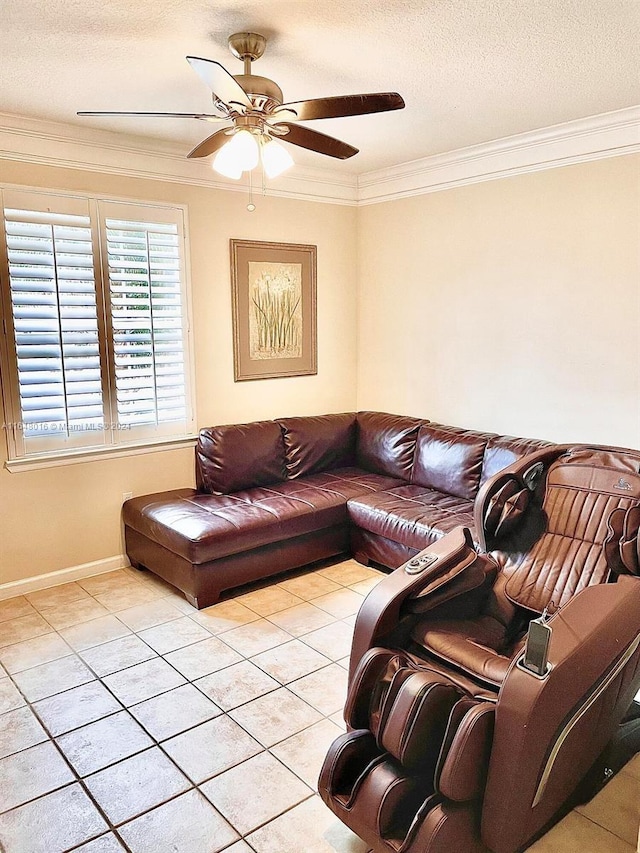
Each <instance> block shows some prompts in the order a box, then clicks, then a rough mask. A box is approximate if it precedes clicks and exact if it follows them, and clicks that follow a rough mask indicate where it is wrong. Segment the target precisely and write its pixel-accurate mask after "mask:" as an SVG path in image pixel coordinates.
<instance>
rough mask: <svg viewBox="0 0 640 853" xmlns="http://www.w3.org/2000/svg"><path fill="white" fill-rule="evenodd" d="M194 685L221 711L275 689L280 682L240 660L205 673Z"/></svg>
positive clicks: (228, 709) (247, 662)
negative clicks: (216, 670) (223, 667)
mask: <svg viewBox="0 0 640 853" xmlns="http://www.w3.org/2000/svg"><path fill="white" fill-rule="evenodd" d="M195 686H196V687H197V688H198V690H202V692H203V693H206V695H207V696H210V697H211V699H213V701H214V702H215V703H216V704H217V705H219V706H220V707H221V708H222V709H223V711H230V710H231V709H232V708H237V707H238V705H244V704H245V702H250V701H251V700H252V699H257V698H258V696H263V695H264V694H265V693H269V692H270V691H271V690H277V689H278V687H280V684H279V683H278V682H277V681H275V680H274V679H273V678H271V677H270V676H268V675H267V674H266V673H265V672H263V671H262V670H261V669H258V667H257V666H254V665H253V664H252V663H250V662H249V661H241V662H240V663H235V664H233V666H228V667H226V669H221V670H220V671H219V672H213V673H211V675H205V677H204V678H200V679H198V681H196V682H195Z"/></svg>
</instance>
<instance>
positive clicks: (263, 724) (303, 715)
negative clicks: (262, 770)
mask: <svg viewBox="0 0 640 853" xmlns="http://www.w3.org/2000/svg"><path fill="white" fill-rule="evenodd" d="M229 716H230V717H232V718H233V719H234V720H235V721H236V722H237V723H239V724H240V725H241V726H242V727H243V728H244V729H246V730H247V731H248V732H249V734H250V735H252V736H253V737H254V738H255V739H256V740H257V741H259V742H260V743H261V744H262V745H263V746H272V745H273V744H274V743H278V742H279V741H281V740H285V738H288V737H290V736H291V735H293V734H295V733H296V732H299V731H301V730H302V729H305V728H307V726H311V725H313V723H317V722H318V720H319V719H321V715H320V714H319V713H318V712H317V711H316V710H315V708H312V707H311V706H310V705H307V703H306V702H303V701H302V700H301V699H299V698H298V697H297V696H294V695H293V693H290V692H289V691H288V690H287V689H286V688H285V687H281V688H280V689H279V690H274V691H273V693H267V695H266V696H261V697H260V698H259V699H254V700H253V702H249V703H247V704H246V705H241V706H240V707H239V708H236V709H235V710H233V711H230V712H229Z"/></svg>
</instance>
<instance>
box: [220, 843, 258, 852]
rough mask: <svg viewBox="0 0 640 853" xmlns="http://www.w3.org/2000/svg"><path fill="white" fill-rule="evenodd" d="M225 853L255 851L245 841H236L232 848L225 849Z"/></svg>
mask: <svg viewBox="0 0 640 853" xmlns="http://www.w3.org/2000/svg"><path fill="white" fill-rule="evenodd" d="M224 853H253V850H252V849H251V848H250V847H249V845H248V844H246V843H245V842H244V841H236V843H235V844H232V845H231V847H225V849H224Z"/></svg>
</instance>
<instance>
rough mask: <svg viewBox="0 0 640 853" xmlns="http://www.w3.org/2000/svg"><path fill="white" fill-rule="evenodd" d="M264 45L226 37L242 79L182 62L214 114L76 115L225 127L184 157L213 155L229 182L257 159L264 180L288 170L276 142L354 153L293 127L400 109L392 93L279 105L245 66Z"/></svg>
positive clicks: (273, 88)
mask: <svg viewBox="0 0 640 853" xmlns="http://www.w3.org/2000/svg"><path fill="white" fill-rule="evenodd" d="M266 44H267V40H266V38H265V37H264V36H263V35H260V34H259V33H235V34H234V35H232V36H230V37H229V50H230V51H231V53H232V54H233V55H234V56H235V57H237V58H238V59H240V60H242V61H243V62H244V71H243V73H242V74H236V75H232V74H230V73H229V72H228V71H227V70H226V69H225V68H224V67H223V66H222V65H221V64H220V63H219V62H214V61H213V60H211V59H201V58H200V57H197V56H187V62H188V63H189V64H190V65H191V67H192V68H193V70H194V71H195V72H196V73H197V74H198V75H199V76H200V78H201V79H202V80H203V81H204V82H205V83H206V84H207V86H208V87H209V88H210V89H211V91H212V93H213V106H214V109H215V110H216V112H215V113H154V112H113V111H110V112H95V111H81V112H78V115H79V116H147V117H154V118H194V119H199V120H200V121H208V122H213V123H216V122H225V123H226V126H225V127H223V128H221V129H220V130H217V131H216V132H215V133H213V134H212V135H211V136H208V137H207V138H206V139H205V140H203V141H202V142H201V143H200V144H199V145H196V147H195V148H194V149H193V150H192V151H190V152H189V154H188V155H187V157H190V158H193V157H208V156H209V155H210V154H216V155H217V156H216V158H215V160H214V164H213V165H214V168H215V169H216V170H217V171H219V172H221V173H222V174H224V175H227V177H231V178H239V177H240V176H241V174H242V172H244V171H250V170H251V169H253V168H255V166H257V165H258V162H259V160H260V159H262V163H263V166H264V169H265V172H266V173H267V175H268V176H269V177H276V176H277V175H279V174H280V173H281V172H283V171H284V170H285V169H286V168H288V167H289V166H291V165H293V160H292V159H291V156H290V155H289V152H288V151H287V150H286V149H285V148H284V147H283V146H282V145H280V144H279V142H278V140H280V139H281V140H283V141H284V142H290V143H291V144H292V145H297V146H299V147H300V148H307V149H309V150H310V151H316V152H317V153H318V154H326V155H327V156H329V157H336V158H337V159H339V160H346V159H347V158H348V157H353V155H354V154H357V153H358V149H357V148H354V147H353V146H352V145H349V144H348V143H346V142H341V141H340V140H339V139H335V138H334V137H332V136H327V135H326V134H324V133H319V132H318V131H317V130H311V128H308V127H304V126H303V125H300V124H298V122H304V121H311V120H313V119H322V118H340V117H343V116H356V115H366V114H368V113H379V112H386V111H388V110H400V109H402V108H403V107H404V105H405V104H404V101H403V99H402V97H401V96H400V95H399V94H398V93H397V92H379V93H373V94H365V95H340V96H337V97H329V98H315V99H312V100H307V101H294V102H291V103H283V95H282V90H281V89H280V87H279V86H278V85H277V83H274V81H273V80H269V79H268V78H267V77H260V76H258V75H256V74H252V73H251V63H252V62H254V61H255V60H256V59H259V58H260V57H261V56H262V54H263V53H264V50H265V47H266Z"/></svg>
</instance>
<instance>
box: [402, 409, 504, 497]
mask: <svg viewBox="0 0 640 853" xmlns="http://www.w3.org/2000/svg"><path fill="white" fill-rule="evenodd" d="M492 435H493V433H483V432H474V431H473V430H469V429H459V428H458V427H450V426H444V425H443V424H433V423H429V424H424V425H423V426H421V427H420V431H419V433H418V440H417V445H416V458H415V462H414V465H413V476H412V478H411V482H412V483H415V484H416V485H418V486H425V487H426V488H428V489H437V491H439V492H444V493H445V494H447V495H454V496H455V497H458V498H465V499H466V500H473V499H474V498H475V496H476V494H477V491H478V487H479V485H480V475H481V473H482V460H483V458H484V453H485V448H486V446H487V442H488V441H489V439H490V438H491V437H492Z"/></svg>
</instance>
